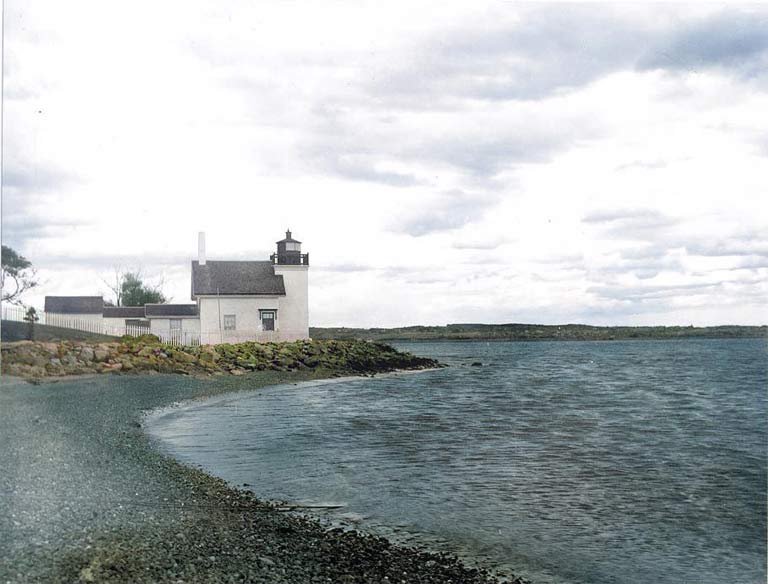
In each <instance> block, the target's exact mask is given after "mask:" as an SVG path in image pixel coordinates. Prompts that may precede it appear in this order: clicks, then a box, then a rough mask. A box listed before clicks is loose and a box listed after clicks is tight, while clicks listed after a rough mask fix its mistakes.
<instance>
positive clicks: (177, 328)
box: [171, 318, 181, 331]
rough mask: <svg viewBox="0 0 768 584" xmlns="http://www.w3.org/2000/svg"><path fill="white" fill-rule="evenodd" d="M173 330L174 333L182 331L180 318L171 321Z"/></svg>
mask: <svg viewBox="0 0 768 584" xmlns="http://www.w3.org/2000/svg"><path fill="white" fill-rule="evenodd" d="M171 330H172V331H180V330H181V319H180V318H172V319H171Z"/></svg>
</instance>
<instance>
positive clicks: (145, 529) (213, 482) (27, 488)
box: [0, 342, 522, 584]
mask: <svg viewBox="0 0 768 584" xmlns="http://www.w3.org/2000/svg"><path fill="white" fill-rule="evenodd" d="M140 344H141V345H142V348H139V349H138V352H137V353H134V350H135V349H136V348H137V347H136V346H134V344H132V343H129V344H127V346H128V347H131V348H129V349H128V350H127V351H126V350H123V351H121V350H120V347H117V346H116V347H110V349H109V351H110V353H109V355H112V356H109V357H106V358H104V359H103V360H99V361H96V363H102V364H104V366H103V367H102V368H98V367H94V366H93V365H89V366H88V367H90V368H92V369H94V371H93V372H89V371H83V370H82V368H83V367H84V365H82V364H81V363H88V361H86V360H83V359H78V361H79V362H80V363H70V364H66V365H65V364H64V360H63V359H62V366H63V367H64V368H65V371H66V372H71V373H70V374H71V375H75V374H76V373H75V371H77V372H78V373H77V374H79V375H84V374H85V375H90V376H89V377H87V378H82V377H63V378H59V379H58V380H57V382H56V383H42V384H30V383H27V382H25V381H22V380H20V379H18V380H14V378H12V377H9V376H8V375H5V376H3V378H2V379H1V380H0V383H1V385H0V442H2V443H3V445H4V448H3V449H0V468H3V469H4V473H3V475H2V477H0V492H2V493H4V494H3V496H2V497H0V524H2V525H4V526H8V529H3V530H0V582H12V583H16V582H19V583H21V582H59V583H64V582H67V583H71V582H105V583H113V582H126V583H127V582H137V583H141V582H147V583H150V582H173V583H176V584H178V583H194V582H210V583H219V582H221V583H224V582H279V583H288V582H291V583H293V582H295V583H320V582H322V583H329V582H346V583H351V582H380V583H395V582H399V583H402V582H409V583H410V582H419V583H437V582H441V583H447V582H453V583H459V582H461V583H477V584H481V583H483V584H487V583H492V582H498V580H497V579H496V578H495V577H494V576H492V575H491V574H490V573H489V572H487V571H485V570H482V569H474V568H470V567H468V566H466V565H465V564H463V563H462V562H461V561H459V560H458V559H456V558H455V557H453V556H450V555H445V554H435V553H429V552H426V551H424V550H421V549H416V548H412V547H406V546H399V545H395V544H392V543H391V542H389V541H387V540H386V539H383V538H380V537H375V536H371V535H366V534H363V533H360V532H357V531H344V530H340V529H328V528H327V527H325V526H323V525H322V524H321V523H319V522H318V521H316V520H315V519H312V518H311V517H305V516H301V515H297V514H295V513H285V512H284V509H283V510H281V508H280V507H279V506H277V505H274V504H272V503H269V502H265V501H261V500H259V499H258V498H257V497H256V496H254V495H253V494H252V493H251V492H250V491H244V490H240V489H237V488H233V487H231V486H230V485H228V484H227V483H225V482H224V481H222V480H220V479H217V478H215V477H212V476H210V475H208V474H206V473H204V472H202V471H201V470H199V469H196V468H191V467H188V466H185V465H183V464H180V463H179V462H177V461H175V460H173V459H171V458H169V457H167V456H164V455H163V454H161V453H160V452H159V451H158V450H157V449H155V448H154V447H153V446H152V444H151V441H150V439H149V438H148V436H147V435H146V434H145V433H144V432H143V430H142V427H141V424H142V421H143V415H144V414H145V413H146V412H147V411H150V410H154V409H156V408H163V407H169V406H171V405H173V404H175V403H178V402H180V401H185V400H190V399H200V398H205V397H211V396H214V395H221V394H225V393H231V392H236V391H243V390H253V389H255V388H259V387H264V386H269V385H276V384H286V383H288V384H291V383H297V382H300V381H307V380H312V379H321V378H327V377H330V376H338V375H343V374H349V373H350V372H356V373H358V374H371V373H374V372H378V371H379V370H390V368H392V367H393V363H394V362H395V360H402V359H405V360H406V361H407V362H409V363H410V365H411V368H419V367H424V366H426V365H428V364H433V363H431V362H429V360H425V361H422V360H418V359H419V358H418V357H416V358H415V359H417V360H411V359H410V358H409V357H402V355H403V354H402V353H399V355H400V356H397V355H392V356H391V357H389V358H388V359H385V360H384V361H383V362H381V363H380V364H379V365H377V366H376V367H375V369H365V368H363V366H362V364H363V363H364V362H365V359H364V357H365V355H368V356H369V357H371V356H372V355H373V354H374V353H378V352H379V351H383V354H385V355H386V354H390V352H391V351H394V350H393V349H384V348H382V347H375V346H373V347H372V346H354V347H353V346H346V348H342V347H340V346H338V345H336V346H334V345H330V346H327V345H324V346H325V349H326V352H325V353H323V352H322V351H321V350H320V349H319V348H318V347H317V346H316V345H315V347H314V349H312V350H318V351H320V354H321V355H325V358H322V357H321V360H323V362H324V363H327V362H328V360H331V361H333V360H336V361H337V363H338V366H337V368H328V367H327V365H324V366H323V367H319V366H318V367H315V368H310V367H309V366H308V365H307V366H306V367H305V368H301V367H299V366H298V365H296V366H295V367H293V368H291V370H278V369H277V368H278V367H280V368H282V367H286V365H284V364H281V363H279V361H275V359H274V358H273V360H272V365H273V367H270V368H269V369H266V368H265V369H264V370H258V369H255V370H252V371H249V372H247V373H243V374H238V373H234V374H232V373H233V369H234V370H235V371H236V370H237V368H243V369H244V367H241V366H240V365H238V364H237V363H238V362H237V359H238V358H240V359H243V358H245V357H244V352H242V351H236V355H232V354H231V349H229V351H226V350H225V351H222V353H221V355H220V357H221V360H220V361H217V363H218V366H219V368H217V369H216V370H214V371H211V372H207V371H206V375H198V374H197V373H198V370H197V368H196V367H199V366H200V365H199V357H198V362H197V364H196V365H195V366H194V367H192V368H191V370H189V371H187V372H188V373H191V375H156V374H155V375H151V374H150V375H146V374H145V375H136V374H133V373H134V372H135V371H136V369H138V368H139V367H141V365H140V366H139V367H135V368H134V369H133V370H130V372H131V373H132V374H125V372H124V370H123V369H122V368H119V369H116V372H120V373H121V374H120V375H97V374H96V373H97V372H99V371H98V370H99V369H101V372H102V373H106V372H115V368H114V367H112V366H111V365H113V363H117V362H121V363H125V362H126V361H125V359H126V357H125V356H126V355H131V357H129V359H130V360H131V362H132V364H134V365H136V361H137V360H136V356H138V353H140V352H141V351H142V350H143V349H144V348H146V347H147V346H151V347H153V349H152V350H153V355H154V357H155V359H156V360H157V361H158V362H162V363H165V359H166V358H165V357H161V356H159V355H155V354H154V350H155V348H156V347H155V346H154V345H153V344H152V343H149V345H147V344H146V342H142V343H140ZM366 345H371V344H370V343H367V344H366ZM18 347H20V348H22V353H31V354H37V353H36V351H35V350H32V351H30V347H34V345H28V344H24V345H18ZM88 347H90V348H91V349H93V351H94V360H95V359H96V350H97V347H93V346H91V345H88V344H67V345H65V349H66V352H65V355H64V356H66V355H69V354H72V353H77V354H79V355H81V356H82V353H83V349H84V348H88ZM60 348H61V347H60V345H59V349H60ZM123 349H125V347H123ZM44 350H45V351H46V352H47V351H49V350H53V347H51V348H48V347H44ZM57 350H58V349H57ZM104 350H107V349H106V348H104ZM201 350H202V349H201ZM276 350H277V353H279V348H276ZM15 351H18V349H15V348H13V347H11V348H9V347H6V346H4V347H3V357H4V362H3V369H4V370H5V369H6V368H7V367H9V366H12V365H13V364H14V361H11V362H10V363H8V362H7V361H6V359H7V357H8V355H9V354H11V353H12V354H14V355H17V353H15ZM112 351H117V352H116V353H112ZM295 351H296V352H297V355H298V354H301V355H305V350H304V349H300V348H299V347H298V346H297V348H296V349H295ZM307 351H309V349H307ZM344 351H346V354H347V358H345V359H341V358H340V356H341V354H342V353H343V352H344ZM246 352H247V351H246ZM85 353H86V356H87V353H88V351H85ZM395 353H397V352H395ZM227 354H229V356H228V357H227V356H225V355H227ZM146 356H147V357H150V356H151V355H146ZM305 356H306V357H307V358H308V357H309V355H305ZM315 356H316V357H317V356H318V355H315ZM50 358H59V357H49V359H50ZM99 359H101V356H100V357H99ZM118 359H119V360H120V361H118ZM142 359H144V357H143V356H142V357H141V358H140V359H139V360H138V362H139V363H143V361H142ZM161 359H162V361H160V360H161ZM168 359H169V360H171V356H170V354H169V356H168ZM110 361H112V362H113V363H110ZM175 361H176V359H174V362H175ZM203 361H205V359H203ZM148 362H150V363H154V361H148ZM233 363H234V364H235V365H236V368H233V369H227V367H232V365H233ZM302 363H305V365H306V362H305V361H302ZM21 364H22V365H23V364H24V363H21ZM191 365H192V363H191V362H190V366H191ZM28 366H29V365H28ZM31 366H36V365H34V364H32V365H31ZM257 366H258V365H257ZM54 367H56V369H54V370H53V371H52V373H58V372H59V370H58V366H57V364H54ZM68 368H69V369H68ZM23 371H25V372H29V370H23ZM156 371H157V370H156V369H150V370H149V372H150V373H153V372H156ZM223 371H228V372H229V373H230V374H228V375H223V374H222V373H223ZM46 373H47V372H46ZM216 373H219V375H216ZM208 374H210V375H211V376H210V377H207V375H208ZM27 377H28V381H29V380H34V379H36V378H33V377H32V376H30V375H27ZM48 378H49V379H51V380H53V379H56V378H55V377H53V376H48ZM40 379H44V378H42V377H40ZM289 390H290V389H289V388H287V389H286V391H289ZM510 581H511V582H515V581H517V582H522V580H515V579H514V578H512V579H511V580H510Z"/></svg>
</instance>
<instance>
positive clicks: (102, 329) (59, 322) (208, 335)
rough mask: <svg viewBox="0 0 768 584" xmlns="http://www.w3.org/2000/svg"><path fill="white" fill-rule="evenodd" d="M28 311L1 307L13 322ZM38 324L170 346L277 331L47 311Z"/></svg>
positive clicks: (266, 338) (270, 338) (266, 337)
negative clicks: (154, 325) (175, 326)
mask: <svg viewBox="0 0 768 584" xmlns="http://www.w3.org/2000/svg"><path fill="white" fill-rule="evenodd" d="M26 314H27V310H26V309H25V308H22V307H20V306H11V305H3V306H2V319H3V320H10V321H15V322H25V321H26ZM37 318H38V320H37V321H36V322H37V323H39V324H47V325H49V326H56V327H62V328H68V329H74V330H78V331H84V332H89V333H96V334H101V335H108V336H112V337H122V336H124V335H129V336H132V337H138V336H140V335H148V334H152V335H155V336H157V337H159V338H160V340H161V341H162V342H163V343H166V344H169V345H179V346H181V345H185V346H189V345H192V346H194V345H215V344H219V343H242V342H244V341H257V342H260V343H269V342H274V341H277V340H278V339H279V337H278V334H279V333H278V331H214V332H205V333H199V332H189V331H150V329H149V327H145V326H137V325H125V326H117V327H116V326H111V325H107V324H106V323H105V322H104V321H103V320H102V319H101V318H100V315H94V317H93V318H78V317H71V316H68V315H66V314H55V313H50V312H38V313H37Z"/></svg>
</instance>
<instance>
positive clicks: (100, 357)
mask: <svg viewBox="0 0 768 584" xmlns="http://www.w3.org/2000/svg"><path fill="white" fill-rule="evenodd" d="M107 357H109V351H108V350H107V349H105V348H103V347H99V348H97V349H96V350H95V351H94V352H93V360H94V361H96V362H97V363H103V362H104V361H106V360H107Z"/></svg>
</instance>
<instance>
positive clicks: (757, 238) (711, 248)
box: [685, 232, 768, 258]
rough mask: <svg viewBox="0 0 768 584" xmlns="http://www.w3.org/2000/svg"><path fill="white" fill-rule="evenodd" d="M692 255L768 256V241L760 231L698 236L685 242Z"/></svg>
mask: <svg viewBox="0 0 768 584" xmlns="http://www.w3.org/2000/svg"><path fill="white" fill-rule="evenodd" d="M685 249H686V251H687V252H688V254H690V255H698V256H705V257H723V256H752V255H756V256H761V257H763V258H768V241H766V238H765V237H764V236H763V235H761V234H759V233H752V232H750V233H742V234H735V235H733V236H731V237H715V238H698V240H696V241H689V242H686V243H685Z"/></svg>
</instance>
